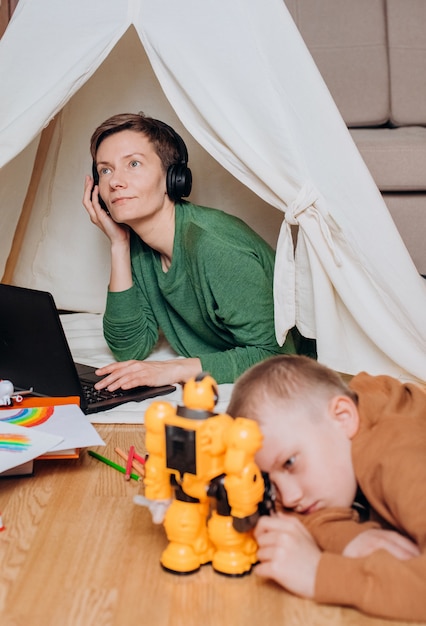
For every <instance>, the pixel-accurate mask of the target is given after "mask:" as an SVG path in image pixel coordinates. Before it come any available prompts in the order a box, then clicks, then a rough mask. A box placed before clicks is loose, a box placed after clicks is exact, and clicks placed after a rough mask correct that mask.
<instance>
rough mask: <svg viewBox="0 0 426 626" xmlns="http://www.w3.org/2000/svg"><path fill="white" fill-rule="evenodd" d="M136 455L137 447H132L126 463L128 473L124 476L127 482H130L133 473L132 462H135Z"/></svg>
mask: <svg viewBox="0 0 426 626" xmlns="http://www.w3.org/2000/svg"><path fill="white" fill-rule="evenodd" d="M134 453H135V446H130V450H129V455H128V457H127V462H126V473H125V475H124V478H125V479H126V480H130V474H131V473H132V461H133V455H134Z"/></svg>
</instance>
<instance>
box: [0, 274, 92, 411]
mask: <svg viewBox="0 0 426 626" xmlns="http://www.w3.org/2000/svg"><path fill="white" fill-rule="evenodd" d="M0 378H4V379H8V380H11V381H12V383H13V385H14V387H15V389H17V390H23V389H30V388H31V387H32V388H33V390H34V393H36V394H41V395H47V396H70V395H77V396H80V398H81V400H82V402H84V400H83V396H82V389H81V385H80V382H79V379H78V374H77V370H76V367H75V365H74V362H73V359H72V355H71V352H70V349H69V346H68V343H67V340H66V337H65V334H64V330H63V328H62V324H61V320H60V318H59V315H58V312H57V309H56V306H55V302H54V300H53V297H52V295H51V294H50V293H47V292H45V291H36V290H33V289H26V288H23V287H15V286H11V285H2V284H0Z"/></svg>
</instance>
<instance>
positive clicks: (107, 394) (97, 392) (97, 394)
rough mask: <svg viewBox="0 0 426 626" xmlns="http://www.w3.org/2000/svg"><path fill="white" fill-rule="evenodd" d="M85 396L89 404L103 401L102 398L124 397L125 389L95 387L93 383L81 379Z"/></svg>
mask: <svg viewBox="0 0 426 626" xmlns="http://www.w3.org/2000/svg"><path fill="white" fill-rule="evenodd" d="M81 386H82V388H83V393H84V397H85V398H86V402H87V404H88V405H90V404H95V403H96V402H101V401H102V400H110V399H111V398H123V397H124V396H125V395H126V392H125V391H122V390H121V389H117V391H108V390H107V389H95V387H93V385H91V384H89V383H85V382H83V381H81Z"/></svg>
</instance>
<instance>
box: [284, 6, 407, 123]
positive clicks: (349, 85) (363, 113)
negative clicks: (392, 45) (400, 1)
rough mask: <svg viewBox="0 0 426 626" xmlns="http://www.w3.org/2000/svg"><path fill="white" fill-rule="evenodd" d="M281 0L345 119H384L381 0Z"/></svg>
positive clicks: (385, 79)
mask: <svg viewBox="0 0 426 626" xmlns="http://www.w3.org/2000/svg"><path fill="white" fill-rule="evenodd" d="M409 1H410V2H411V1H412V0H409ZM285 4H286V5H287V8H288V9H289V11H290V13H291V15H292V16H293V19H294V21H295V23H296V25H297V27H298V29H299V31H300V33H301V35H302V37H303V39H304V41H305V43H306V45H307V47H308V48H309V50H310V52H311V54H312V56H313V58H314V60H315V62H316V64H317V66H318V68H319V70H320V72H321V74H322V76H323V78H324V80H325V82H326V84H327V86H328V88H329V89H330V92H331V94H332V96H333V98H334V100H335V102H336V105H337V107H338V108H339V110H340V113H341V114H342V116H343V119H344V120H345V122H346V124H347V125H348V126H371V125H378V124H383V123H385V122H386V121H388V119H389V115H390V98H389V71H388V57H387V49H386V17H385V15H386V13H385V9H384V0H356V1H354V0H321V1H319V0H285Z"/></svg>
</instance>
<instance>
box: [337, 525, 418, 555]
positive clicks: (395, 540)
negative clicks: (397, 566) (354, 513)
mask: <svg viewBox="0 0 426 626" xmlns="http://www.w3.org/2000/svg"><path fill="white" fill-rule="evenodd" d="M376 550H387V551H388V552H390V554H393V556H395V557H396V558H397V559H400V560H401V561H407V560H408V559H412V558H414V557H416V556H419V554H420V550H419V548H418V547H417V545H416V544H415V543H414V542H413V541H411V539H408V538H407V537H404V536H403V535H400V534H399V533H398V532H396V531H394V530H384V529H383V528H370V529H369V530H365V531H364V532H363V533H360V534H359V535H358V536H357V537H355V539H352V541H350V542H349V543H348V545H347V546H346V548H345V549H344V550H343V556H349V557H352V558H358V557H363V556H368V555H369V554H372V553H373V552H376Z"/></svg>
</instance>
